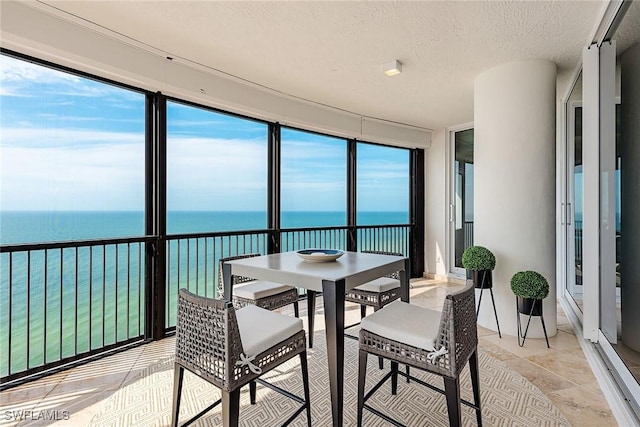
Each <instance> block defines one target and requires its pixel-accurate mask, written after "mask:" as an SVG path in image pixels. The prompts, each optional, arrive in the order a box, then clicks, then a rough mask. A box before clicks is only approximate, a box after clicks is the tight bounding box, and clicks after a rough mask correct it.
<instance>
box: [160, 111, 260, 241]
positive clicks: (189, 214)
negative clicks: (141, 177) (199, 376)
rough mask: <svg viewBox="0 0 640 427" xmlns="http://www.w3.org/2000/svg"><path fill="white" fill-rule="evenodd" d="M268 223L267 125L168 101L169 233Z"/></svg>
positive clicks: (248, 226)
mask: <svg viewBox="0 0 640 427" xmlns="http://www.w3.org/2000/svg"><path fill="white" fill-rule="evenodd" d="M266 226H267V125H266V124H264V123H261V122H256V121H252V120H247V119H243V118H240V117H235V116H230V115H228V114H222V113H219V112H215V111H211V110H208V109H205V108H199V107H194V106H190V105H185V104H181V103H178V102H168V103H167V233H170V234H178V233H195V232H204V231H228V230H257V229H263V228H266Z"/></svg>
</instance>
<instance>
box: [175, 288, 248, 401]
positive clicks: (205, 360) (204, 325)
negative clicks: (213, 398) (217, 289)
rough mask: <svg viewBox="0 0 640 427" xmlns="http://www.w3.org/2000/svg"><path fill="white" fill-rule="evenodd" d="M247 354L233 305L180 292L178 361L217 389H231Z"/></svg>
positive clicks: (177, 326)
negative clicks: (241, 360)
mask: <svg viewBox="0 0 640 427" xmlns="http://www.w3.org/2000/svg"><path fill="white" fill-rule="evenodd" d="M242 353H243V349H242V341H241V339H240V331H239V329H238V322H237V319H236V315H235V310H234V308H233V305H232V304H231V303H230V302H226V301H224V300H219V299H212V298H205V297H201V296H198V295H195V294H193V293H191V292H189V291H188V290H186V289H180V290H179V292H178V315H177V322H176V351H175V361H176V363H179V364H181V365H182V366H184V367H185V368H188V369H189V370H191V371H193V372H196V373H198V375H200V376H202V377H204V378H206V379H207V380H208V381H210V382H211V383H213V384H215V385H216V386H218V387H220V388H223V389H228V387H229V384H230V382H231V381H232V380H233V376H234V367H235V363H236V361H238V360H239V359H240V354H242Z"/></svg>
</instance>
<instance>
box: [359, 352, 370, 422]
mask: <svg viewBox="0 0 640 427" xmlns="http://www.w3.org/2000/svg"><path fill="white" fill-rule="evenodd" d="M367 356H368V353H367V352H366V351H363V350H360V357H359V358H358V427H362V411H363V409H364V384H365V380H366V378H367Z"/></svg>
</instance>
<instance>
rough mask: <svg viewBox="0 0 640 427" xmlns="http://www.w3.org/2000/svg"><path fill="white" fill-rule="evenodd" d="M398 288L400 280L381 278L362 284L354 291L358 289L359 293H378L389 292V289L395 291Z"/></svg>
mask: <svg viewBox="0 0 640 427" xmlns="http://www.w3.org/2000/svg"><path fill="white" fill-rule="evenodd" d="M399 287H400V280H398V279H392V278H390V277H381V278H379V279H375V280H372V281H370V282H367V283H364V284H362V285H360V286H356V287H355V289H358V290H361V291H368V292H378V293H380V292H386V291H390V290H391V289H395V288H399Z"/></svg>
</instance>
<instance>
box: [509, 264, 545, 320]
mask: <svg viewBox="0 0 640 427" xmlns="http://www.w3.org/2000/svg"><path fill="white" fill-rule="evenodd" d="M511 290H512V291H513V293H514V294H515V295H516V297H517V300H518V312H520V313H522V314H531V315H532V316H542V300H543V299H545V298H546V297H547V295H549V283H548V282H547V279H545V278H544V276H543V275H542V274H540V273H538V272H536V271H519V272H517V273H516V274H514V275H513V277H512V278H511Z"/></svg>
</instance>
